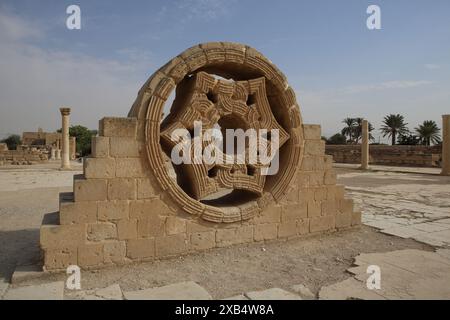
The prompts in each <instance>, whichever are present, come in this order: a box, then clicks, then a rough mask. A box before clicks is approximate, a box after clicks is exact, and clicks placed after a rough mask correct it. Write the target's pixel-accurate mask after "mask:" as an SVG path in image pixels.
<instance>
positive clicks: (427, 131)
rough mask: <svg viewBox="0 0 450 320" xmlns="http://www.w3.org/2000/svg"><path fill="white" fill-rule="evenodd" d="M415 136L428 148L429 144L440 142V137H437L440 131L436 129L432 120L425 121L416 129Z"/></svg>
mask: <svg viewBox="0 0 450 320" xmlns="http://www.w3.org/2000/svg"><path fill="white" fill-rule="evenodd" d="M414 130H416V132H417V134H418V135H419V137H420V141H421V142H422V144H424V145H426V146H429V145H431V143H433V144H438V143H439V142H441V137H440V135H439V131H440V129H439V128H438V126H437V124H436V122H434V121H433V120H425V121H424V122H423V123H422V124H421V125H419V127H418V128H415V129H414Z"/></svg>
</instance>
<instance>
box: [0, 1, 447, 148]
mask: <svg viewBox="0 0 450 320" xmlns="http://www.w3.org/2000/svg"><path fill="white" fill-rule="evenodd" d="M71 4H77V5H79V6H80V7H81V14H82V17H81V18H82V29H81V30H68V29H67V28H66V26H65V21H66V18H67V16H68V15H67V14H66V8H67V6H69V5H71ZM369 4H376V5H379V6H380V8H381V18H382V29H381V30H368V29H367V27H366V19H367V17H368V15H367V14H366V9H367V7H368V5H369ZM449 16H450V1H448V0H433V1H425V0H420V1H419V0H396V1H393V0H390V1H365V0H342V1H333V0H316V1H312V0H311V1H298V0H292V1H287V0H278V1H276V2H274V1H268V0H241V1H236V0H228V1H221V0H183V1H182V0H178V1H177V0H174V1H140V0H129V1H120V2H119V1H106V0H95V1H93V0H90V1H61V0H53V1H50V0H40V1H34V0H11V1H10V0H2V1H1V2H0V42H1V43H2V44H1V46H0V137H2V136H5V135H7V134H8V133H21V132H22V131H30V130H34V129H36V128H37V127H42V128H43V129H44V130H55V129H56V128H58V127H59V122H60V119H59V114H58V113H59V112H58V107H59V106H62V105H68V106H71V107H72V108H73V115H72V122H73V123H77V124H83V125H86V126H88V127H90V128H97V124H98V120H99V119H100V118H101V117H103V116H124V115H126V114H127V112H128V110H129V109H130V107H131V104H132V102H133V101H134V98H135V96H136V94H137V91H138V89H139V88H140V87H141V85H142V84H143V83H144V81H145V80H146V79H147V78H148V77H149V76H150V75H151V74H152V73H153V71H155V70H156V69H157V68H158V67H159V66H161V65H162V64H164V63H165V62H166V61H168V60H169V59H170V58H172V57H173V56H175V55H177V54H178V53H180V52H182V51H183V50H184V49H186V48H188V47H190V46H192V45H194V44H197V43H200V42H207V41H235V42H242V43H246V44H248V45H250V46H253V47H254V48H256V49H258V50H260V51H261V52H262V53H263V54H265V55H266V56H267V57H268V58H269V59H271V60H272V61H273V62H274V63H275V64H276V65H277V66H278V67H279V68H280V69H281V70H282V71H283V72H284V73H285V74H286V76H287V77H288V80H289V82H290V84H291V86H292V87H293V88H294V89H295V91H296V93H297V99H298V101H299V103H300V105H301V112H302V115H303V119H304V122H305V123H318V124H321V125H322V131H323V134H324V135H327V136H329V135H331V134H333V133H335V132H337V131H339V130H340V129H341V127H342V124H341V121H342V119H343V118H345V117H347V116H354V117H357V116H359V117H366V118H368V119H369V120H370V121H371V122H372V123H373V124H374V125H375V127H376V128H379V127H380V123H381V120H382V118H383V116H384V115H386V114H388V113H401V114H403V115H404V116H405V117H406V120H407V122H408V123H409V124H410V128H411V129H413V128H414V127H415V126H417V124H418V123H419V122H422V121H423V120H435V121H436V122H438V123H439V125H440V122H441V115H442V114H444V113H450V90H449V88H450V18H449ZM375 136H378V133H376V134H375ZM382 141H383V140H382Z"/></svg>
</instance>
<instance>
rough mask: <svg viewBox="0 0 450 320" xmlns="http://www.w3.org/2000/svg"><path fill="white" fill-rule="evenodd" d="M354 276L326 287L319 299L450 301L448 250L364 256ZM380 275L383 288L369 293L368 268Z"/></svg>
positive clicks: (354, 269)
mask: <svg viewBox="0 0 450 320" xmlns="http://www.w3.org/2000/svg"><path fill="white" fill-rule="evenodd" d="M354 264H355V265H356V267H353V268H350V269H348V271H349V272H350V273H352V274H354V277H353V278H349V279H347V280H344V281H342V282H339V283H336V284H333V285H331V286H327V287H324V288H322V289H321V290H320V292H319V298H320V299H370V300H372V299H450V286H449V285H448V284H449V283H450V253H449V252H448V251H447V250H444V251H439V252H429V251H423V250H412V249H407V250H397V251H392V252H386V253H371V254H361V255H359V256H357V257H356V258H355V263H354ZM369 265H377V266H379V267H380V271H381V288H380V289H379V290H369V289H368V288H367V285H366V281H367V279H368V277H369V274H368V273H367V267H368V266H369Z"/></svg>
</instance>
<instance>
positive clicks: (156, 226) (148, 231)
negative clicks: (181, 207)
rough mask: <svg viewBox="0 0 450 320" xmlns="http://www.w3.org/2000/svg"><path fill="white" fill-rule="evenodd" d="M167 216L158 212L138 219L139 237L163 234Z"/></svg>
mask: <svg viewBox="0 0 450 320" xmlns="http://www.w3.org/2000/svg"><path fill="white" fill-rule="evenodd" d="M165 222H166V217H164V216H160V215H158V214H156V213H153V214H151V215H148V216H147V217H145V218H141V219H138V237H139V238H149V237H159V236H163V235H164V232H165V228H164V226H165Z"/></svg>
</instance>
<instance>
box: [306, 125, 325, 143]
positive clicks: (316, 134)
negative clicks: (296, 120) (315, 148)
mask: <svg viewBox="0 0 450 320" xmlns="http://www.w3.org/2000/svg"><path fill="white" fill-rule="evenodd" d="M320 134H321V130H320V125H318V124H304V125H303V137H304V138H305V140H320V139H321V136H320Z"/></svg>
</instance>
